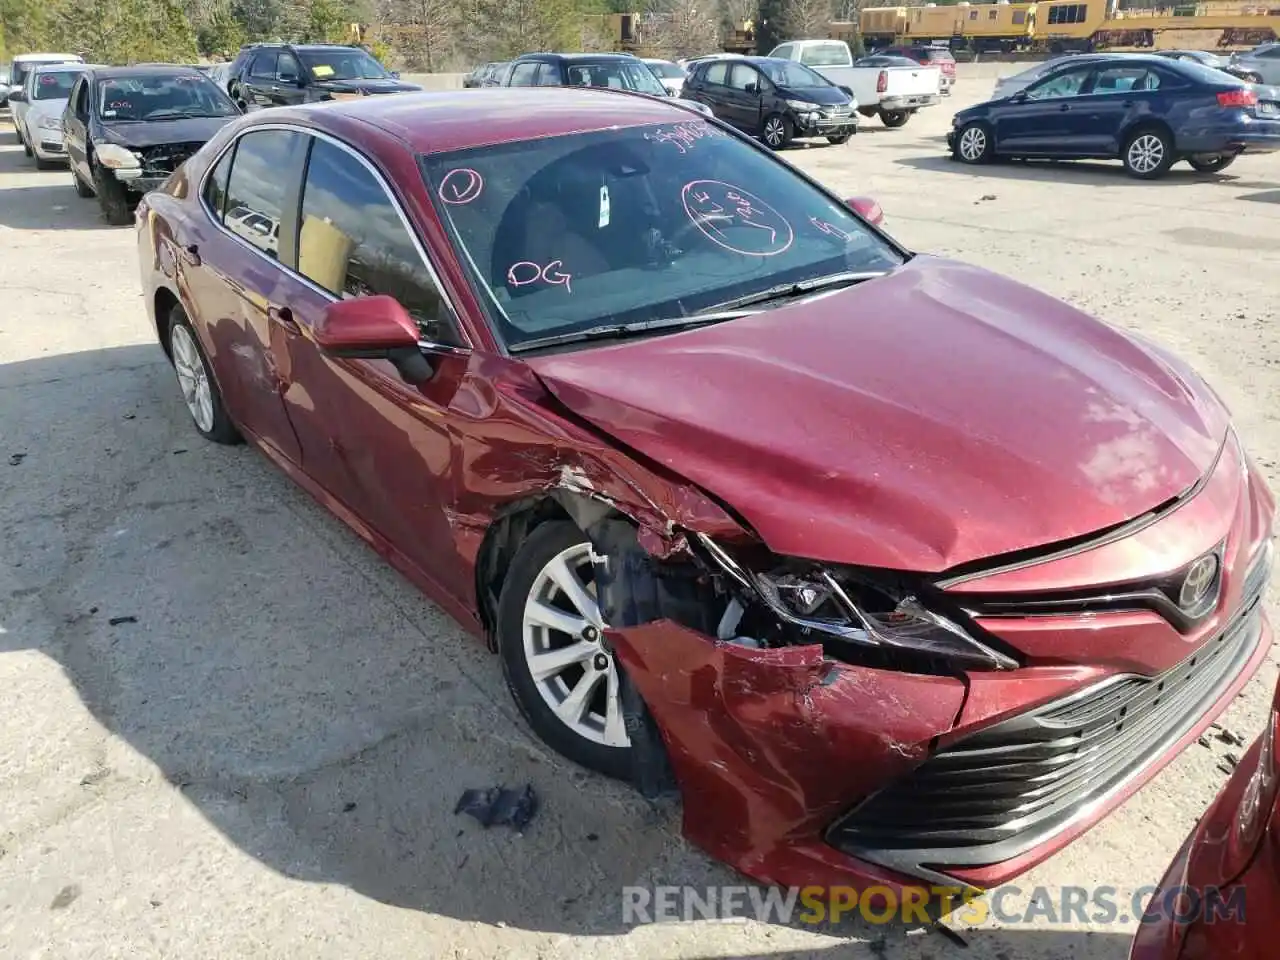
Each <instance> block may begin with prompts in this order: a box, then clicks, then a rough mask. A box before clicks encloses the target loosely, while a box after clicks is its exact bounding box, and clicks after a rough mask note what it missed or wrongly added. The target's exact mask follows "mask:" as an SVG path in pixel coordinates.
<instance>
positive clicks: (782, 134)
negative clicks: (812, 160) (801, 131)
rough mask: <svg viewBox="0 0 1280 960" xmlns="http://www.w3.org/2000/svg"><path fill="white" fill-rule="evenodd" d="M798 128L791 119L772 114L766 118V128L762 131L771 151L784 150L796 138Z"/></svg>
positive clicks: (761, 134) (763, 138)
mask: <svg viewBox="0 0 1280 960" xmlns="http://www.w3.org/2000/svg"><path fill="white" fill-rule="evenodd" d="M795 135H796V128H795V125H794V124H792V122H791V118H790V117H784V116H783V115H782V114H780V113H771V114H769V116H767V117H765V118H764V126H763V127H762V128H761V130H760V139H762V140H763V141H764V142H765V143H766V144H767V145H768V146H769V148H770V149H772V150H782V149H785V148H786V146H787V145H788V144H789V143H791V141H792V140H793V139H794V138H795Z"/></svg>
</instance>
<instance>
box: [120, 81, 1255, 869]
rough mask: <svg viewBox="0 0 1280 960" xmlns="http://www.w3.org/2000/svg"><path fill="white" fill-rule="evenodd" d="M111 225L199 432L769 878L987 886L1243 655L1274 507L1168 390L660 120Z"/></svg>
mask: <svg viewBox="0 0 1280 960" xmlns="http://www.w3.org/2000/svg"><path fill="white" fill-rule="evenodd" d="M863 209H868V208H867V207H865V205H864V206H863ZM873 219H874V217H873ZM137 224H138V234H137V236H138V242H139V248H140V253H141V266H142V281H143V285H144V290H145V300H146V303H147V306H148V308H149V310H150V312H151V316H152V319H153V321H154V323H155V331H156V336H157V338H158V340H159V342H160V344H161V345H162V346H163V348H164V350H165V351H166V353H167V354H168V356H169V357H170V359H171V360H172V362H173V365H174V368H175V371H176V374H177V379H178V382H179V385H180V387H181V390H182V395H183V398H184V400H185V403H186V406H187V409H188V410H189V411H190V413H191V416H192V419H193V421H194V423H195V428H196V429H197V430H198V431H199V432H200V433H201V434H202V435H204V436H205V437H207V438H208V439H210V440H213V441H217V442H233V441H235V440H237V439H238V438H241V437H245V438H248V439H249V440H250V441H252V442H253V443H254V444H256V445H257V446H258V447H259V448H261V449H262V451H263V452H264V453H265V454H266V455H267V456H268V457H269V458H270V459H271V460H273V461H274V462H275V463H277V464H278V465H279V466H280V467H281V468H282V469H284V470H285V471H287V472H288V473H289V474H290V475H291V476H292V477H293V478H295V479H296V480H297V481H298V482H299V483H300V484H301V485H302V486H303V487H304V488H306V489H307V490H308V491H309V492H310V493H311V494H313V495H314V496H315V497H316V498H318V499H319V500H320V501H321V502H322V503H324V504H325V505H326V506H327V507H329V508H330V509H331V510H332V511H333V512H334V513H335V514H337V515H338V516H339V517H340V518H341V519H342V520H344V521H345V522H346V523H348V524H349V525H350V526H351V527H352V528H353V529H355V530H356V531H357V532H358V533H359V534H360V535H361V536H363V537H364V538H366V539H367V540H368V541H369V542H371V543H372V544H373V545H374V546H375V547H376V548H377V549H378V550H379V551H380V552H381V553H382V554H383V555H385V556H386V557H387V558H388V560H389V561H390V562H391V563H393V564H394V565H395V566H396V567H397V568H399V569H400V570H401V571H403V572H404V574H405V575H406V576H408V577H409V578H411V579H412V580H413V581H414V582H416V583H417V584H419V585H420V586H421V587H422V588H423V589H424V590H425V591H426V593H427V594H428V595H429V596H431V597H432V598H433V599H435V600H436V601H438V602H439V603H440V604H442V605H443V606H444V607H446V608H447V609H448V610H449V611H451V612H452V613H453V614H454V615H455V616H456V617H457V618H458V619H459V620H460V621H462V622H463V623H464V624H465V625H467V626H468V627H469V628H470V629H472V630H473V631H475V632H476V633H477V634H479V635H480V636H483V637H485V638H487V640H488V641H489V642H490V643H491V644H492V646H493V648H494V649H495V650H496V651H497V652H498V654H499V655H500V657H501V662H502V666H503V669H504V672H505V675H506V677H507V680H508V683H509V685H510V689H511V692H512V695H513V696H514V698H515V700H516V702H517V703H518V704H519V706H520V708H521V710H522V711H523V713H524V715H525V717H527V718H528V721H529V723H530V725H531V726H532V728H533V729H534V730H535V731H536V732H537V734H538V735H539V736H540V737H542V738H543V739H544V740H545V741H546V742H547V743H548V744H550V745H551V746H552V747H554V748H555V749H557V750H558V751H560V752H561V753H563V754H564V755H565V756H566V757H569V758H571V759H572V760H574V761H577V762H578V763H580V764H582V765H584V766H587V767H590V768H592V769H594V770H597V771H600V772H603V773H605V774H608V775H611V776H615V777H621V778H627V779H630V780H632V781H634V782H635V783H636V784H637V785H638V786H639V787H640V789H642V790H643V791H644V792H646V793H655V792H658V791H661V790H663V789H666V788H668V787H674V789H678V790H679V792H680V794H681V796H682V799H683V809H684V826H685V832H686V835H687V836H688V837H689V838H690V839H691V840H692V841H694V842H695V843H697V844H699V845H701V846H702V847H703V848H705V849H706V850H707V851H709V852H710V853H712V854H714V855H715V856H717V857H720V858H722V859H724V860H726V861H728V862H729V863H731V864H733V865H734V866H736V867H737V868H739V869H740V870H741V871H743V872H744V873H746V874H748V875H750V876H752V877H755V878H758V879H760V880H764V881H772V882H779V883H783V884H832V885H835V884H841V885H844V884H848V885H853V886H865V885H868V884H873V883H885V884H890V885H902V884H907V883H911V882H918V881H920V880H924V881H926V882H933V883H938V882H942V883H948V884H951V883H968V884H972V885H975V886H980V887H982V886H988V885H990V884H994V883H998V882H1001V881H1004V880H1007V879H1008V878H1010V877H1012V876H1014V875H1016V874H1017V873H1019V872H1021V871H1023V870H1024V869H1026V868H1028V867H1030V866H1031V865H1033V864H1034V863H1036V862H1038V861H1040V860H1042V859H1043V858H1045V857H1046V856H1048V855H1049V854H1051V853H1052V852H1053V851H1055V850H1056V849H1058V848H1060V847H1061V846H1062V845H1063V844H1065V843H1067V842H1068V841H1069V840H1071V839H1072V838H1073V837H1075V836H1077V835H1078V834H1080V833H1081V832H1082V831H1084V830H1085V829H1087V828H1088V827H1089V826H1090V825H1091V824H1093V823H1095V822H1096V821H1097V820H1098V819H1099V818H1101V817H1102V816H1103V815H1104V814H1105V813H1107V811H1108V810H1110V809H1112V808H1113V807H1115V806H1116V805H1117V804H1119V803H1120V802H1121V801H1122V800H1123V799H1124V798H1125V797H1126V796H1127V795H1129V794H1130V793H1132V792H1133V791H1134V790H1136V789H1137V788H1138V787H1139V786H1140V785H1141V784H1142V783H1144V782H1145V781H1146V780H1147V779H1149V778H1150V777H1151V776H1152V775H1153V774H1154V772H1155V771H1156V770H1157V769H1158V768H1159V767H1160V766H1161V765H1163V764H1164V763H1166V762H1167V761H1168V760H1169V759H1170V758H1171V757H1172V756H1173V755H1174V754H1175V753H1177V752H1178V751H1179V750H1180V749H1182V747H1183V746H1184V745H1186V744H1187V743H1188V742H1190V741H1191V740H1193V739H1195V738H1196V737H1197V736H1198V735H1199V734H1200V732H1201V731H1202V730H1203V729H1204V728H1205V727H1206V726H1207V725H1208V723H1209V722H1210V721H1211V720H1212V718H1213V717H1214V716H1215V715H1216V714H1217V713H1219V712H1220V711H1221V710H1222V709H1223V708H1224V706H1225V705H1226V704H1227V703H1228V702H1229V701H1230V700H1231V698H1232V697H1233V696H1234V695H1235V694H1236V693H1237V691H1239V690H1240V688H1241V687H1242V686H1243V685H1244V683H1245V682H1246V680H1247V679H1248V678H1249V677H1250V675H1251V674H1252V673H1253V672H1254V670H1255V669H1256V668H1257V666H1258V665H1259V663H1260V662H1261V660H1262V659H1263V657H1264V656H1265V653H1266V650H1267V648H1268V646H1269V637H1270V632H1269V627H1268V625H1267V622H1266V618H1265V615H1264V612H1263V606H1262V602H1261V596H1262V593H1263V588H1264V586H1265V584H1266V582H1267V579H1268V576H1269V569H1270V563H1271V555H1270V542H1271V524H1272V513H1273V507H1274V504H1273V500H1272V497H1271V495H1270V494H1269V492H1268V490H1267V488H1266V485H1265V483H1264V481H1263V479H1262V477H1261V476H1260V474H1259V472H1258V471H1257V469H1256V468H1255V466H1254V465H1253V463H1252V462H1251V461H1250V459H1249V458H1248V456H1247V454H1246V453H1245V451H1244V449H1243V448H1242V446H1241V444H1240V441H1239V439H1238V437H1237V436H1236V433H1235V432H1234V430H1233V428H1232V423H1231V418H1230V416H1229V414H1228V412H1227V410H1226V409H1225V407H1224V406H1223V404H1222V402H1221V401H1220V400H1219V398H1218V397H1217V396H1216V395H1215V394H1214V393H1213V391H1212V390H1211V389H1210V388H1209V387H1207V386H1206V385H1205V383H1204V382H1203V381H1202V380H1201V379H1200V378H1199V377H1198V376H1197V375H1196V374H1195V373H1194V372H1193V371H1191V370H1190V369H1188V368H1187V366H1185V365H1184V364H1183V363H1181V362H1180V361H1179V360H1177V359H1176V358H1175V357H1172V356H1170V355H1169V354H1167V353H1166V352H1164V351H1163V350H1162V349H1161V348H1159V347H1157V346H1155V345H1153V344H1150V343H1147V342H1145V341H1141V340H1139V339H1137V338H1136V337H1134V336H1132V335H1130V334H1127V333H1125V332H1122V331H1120V330H1118V329H1115V328H1113V327H1110V326H1107V325H1106V324H1104V323H1101V322H1099V321H1098V320H1095V319H1093V318H1092V317H1089V316H1086V315H1085V314H1083V313H1081V312H1080V311H1078V310H1076V309H1074V308H1072V307H1070V306H1068V305H1066V304H1064V303H1061V302H1059V301H1057V300H1054V299H1052V298H1051V297H1048V296H1046V295H1044V294H1042V293H1038V292H1036V291H1035V290H1033V289H1030V288H1029V287H1026V286H1024V285H1022V284H1020V283H1017V282H1015V281H1013V280H1009V279H1006V278H1004V277H1000V276H996V275H993V274H991V273H988V272H986V271H983V270H979V269H976V268H974V267H970V266H966V265H965V264H963V263H957V262H953V261H949V260H944V259H938V258H934V257H929V256H925V255H918V254H913V253H911V252H909V251H907V250H905V249H903V248H902V247H901V246H900V245H899V244H897V243H895V242H894V241H893V240H892V239H891V238H889V237H888V236H886V235H885V234H884V233H883V232H881V231H880V230H879V229H877V228H876V227H874V226H873V225H872V224H871V223H870V222H869V220H868V219H867V218H865V217H864V216H863V215H862V214H860V213H859V212H858V207H857V205H855V204H853V203H852V202H846V201H845V200H843V199H842V198H840V197H838V196H836V195H833V194H832V193H831V192H830V191H829V190H827V189H826V188H824V187H823V186H822V185H821V184H819V183H817V182H816V181H814V180H812V179H810V178H808V177H807V176H806V175H805V174H803V173H802V172H800V171H798V170H796V169H795V168H793V167H792V166H791V165H789V164H787V163H785V162H782V161H781V160H779V159H778V158H777V157H776V156H774V155H773V154H771V153H770V152H769V151H767V150H765V149H763V148H761V147H760V146H759V145H757V144H755V143H753V142H752V141H750V140H749V139H747V138H745V137H742V136H739V135H738V134H736V133H735V132H733V131H732V130H730V129H728V128H726V127H724V126H722V125H721V124H719V123H718V122H717V121H714V120H712V119H709V118H705V117H703V116H701V115H695V114H692V113H690V112H689V111H688V110H686V109H684V108H682V107H681V106H679V104H678V103H675V102H661V101H656V100H653V99H651V98H645V97H638V96H632V95H628V94H626V93H621V92H611V91H605V90H569V89H551V88H548V89H538V88H533V89H529V90H502V91H468V92H466V93H465V94H423V95H406V96H401V97H385V98H372V99H370V100H365V101H359V102H354V101H353V102H344V103H336V104H323V105H315V106H310V107H299V108H286V109H280V110H275V111H270V112H266V113H257V114H253V115H251V116H247V117H244V118H241V119H240V120H238V121H237V122H236V123H234V124H232V125H230V126H228V127H227V128H225V129H224V130H223V131H222V132H221V133H219V134H218V135H217V136H216V137H215V138H214V139H213V140H212V141H210V142H209V144H208V145H207V146H206V147H205V148H204V149H202V150H201V151H200V152H199V153H198V154H197V155H196V156H195V157H193V158H192V159H191V160H190V161H189V162H188V163H187V164H186V165H185V167H184V168H183V169H182V170H181V171H180V172H179V173H178V174H176V175H175V176H174V177H173V178H172V179H171V180H170V181H169V182H168V183H167V184H166V186H165V187H164V188H163V189H161V190H159V191H157V192H155V193H152V194H150V195H149V196H148V197H147V198H146V200H145V202H144V203H143V204H142V205H141V206H140V207H139V211H138V221H137Z"/></svg>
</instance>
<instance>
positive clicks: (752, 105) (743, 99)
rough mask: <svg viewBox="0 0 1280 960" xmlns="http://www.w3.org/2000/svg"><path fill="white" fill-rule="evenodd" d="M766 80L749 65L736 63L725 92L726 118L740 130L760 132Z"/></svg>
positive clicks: (730, 73) (730, 72)
mask: <svg viewBox="0 0 1280 960" xmlns="http://www.w3.org/2000/svg"><path fill="white" fill-rule="evenodd" d="M765 82H766V81H765V79H764V77H763V76H761V74H760V71H759V70H757V69H756V68H755V67H753V66H751V64H749V63H735V64H733V65H732V68H731V69H730V71H729V84H728V88H727V89H726V91H725V109H726V111H727V112H726V114H725V118H726V119H727V120H728V121H729V122H730V123H732V124H733V125H734V126H735V127H738V128H739V129H740V130H746V131H748V132H750V133H758V132H759V131H760V121H761V119H762V118H761V116H760V105H761V98H762V90H763V89H764V85H765Z"/></svg>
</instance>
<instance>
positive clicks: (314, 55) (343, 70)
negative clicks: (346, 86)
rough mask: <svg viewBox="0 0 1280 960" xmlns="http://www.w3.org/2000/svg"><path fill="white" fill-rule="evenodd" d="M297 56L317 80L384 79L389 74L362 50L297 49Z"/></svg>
mask: <svg viewBox="0 0 1280 960" xmlns="http://www.w3.org/2000/svg"><path fill="white" fill-rule="evenodd" d="M298 56H299V57H301V58H302V62H303V63H304V64H305V65H306V67H307V69H308V70H310V71H311V75H312V76H313V77H315V78H316V79H317V80H385V79H388V78H389V77H390V76H391V74H389V73H387V68H386V67H384V66H383V65H382V64H380V63H379V62H378V61H377V60H375V59H374V58H373V57H371V56H369V54H367V53H365V52H364V51H363V50H351V49H346V48H338V49H335V50H299V51H298Z"/></svg>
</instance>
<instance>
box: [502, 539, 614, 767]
mask: <svg viewBox="0 0 1280 960" xmlns="http://www.w3.org/2000/svg"><path fill="white" fill-rule="evenodd" d="M497 619H498V623H497V633H498V652H499V654H500V655H501V658H502V672H503V675H504V676H505V677H506V681H507V687H508V688H509V689H510V691H511V695H512V697H513V698H514V699H515V701H516V705H517V706H518V707H519V708H520V712H521V713H522V714H523V715H524V718H525V719H526V720H527V721H528V722H529V726H531V727H532V728H533V731H534V733H536V734H537V735H538V737H539V738H540V739H541V740H542V742H543V743H545V744H546V745H547V746H549V747H551V749H553V750H555V751H556V752H557V753H559V754H561V755H563V756H565V757H567V758H568V759H570V760H572V761H573V762H574V763H577V764H579V765H581V766H583V767H586V768H588V769H590V770H595V771H596V772H598V773H603V774H604V775H606V776H609V777H614V778H616V779H618V780H627V779H630V777H631V776H632V769H631V740H630V738H629V737H628V736H627V732H626V728H625V726H624V724H623V719H622V699H621V694H620V683H619V679H620V675H619V673H618V666H617V663H616V662H615V660H614V657H613V655H612V654H611V653H609V652H607V651H606V650H605V648H604V647H602V646H601V642H602V640H603V628H604V622H603V621H602V620H601V618H600V612H599V608H598V607H597V605H596V601H595V583H594V567H593V566H592V563H591V545H590V543H589V541H588V540H587V538H586V535H585V534H583V532H582V531H581V530H579V529H578V527H577V526H576V525H574V524H573V523H570V522H569V521H567V520H554V521H551V522H548V523H544V524H542V525H540V526H538V527H536V528H535V529H534V531H533V533H531V534H530V535H529V537H528V539H526V540H525V541H524V543H522V544H521V545H520V549H519V550H517V551H516V555H515V558H514V559H513V560H512V562H511V567H510V569H509V570H508V571H507V577H506V580H505V582H504V583H503V585H502V595H501V597H500V598H499V600H498V618H497Z"/></svg>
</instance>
